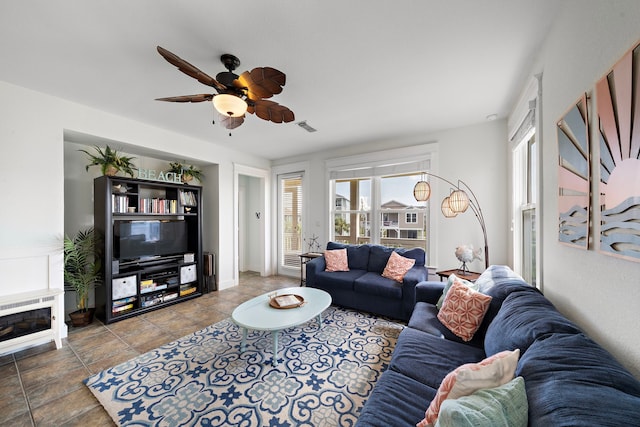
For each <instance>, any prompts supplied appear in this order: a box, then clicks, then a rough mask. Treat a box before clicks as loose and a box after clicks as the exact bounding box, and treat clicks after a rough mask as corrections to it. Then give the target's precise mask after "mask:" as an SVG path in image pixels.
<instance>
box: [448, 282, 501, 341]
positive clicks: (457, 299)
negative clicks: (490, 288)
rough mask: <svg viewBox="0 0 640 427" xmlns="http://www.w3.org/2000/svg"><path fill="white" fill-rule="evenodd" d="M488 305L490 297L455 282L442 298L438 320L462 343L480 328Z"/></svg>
mask: <svg viewBox="0 0 640 427" xmlns="http://www.w3.org/2000/svg"><path fill="white" fill-rule="evenodd" d="M490 303H491V297H490V296H488V295H484V294H481V293H480V292H476V291H474V290H473V289H471V288H469V287H468V286H466V285H464V284H463V283H462V282H461V281H459V280H455V281H454V282H453V285H452V286H451V288H450V289H449V292H447V295H446V297H445V298H444V303H443V304H442V308H441V309H440V312H439V313H438V319H439V320H440V321H441V322H442V324H443V325H444V326H446V327H447V328H449V330H451V332H453V333H454V334H456V335H457V336H459V337H460V338H462V340H463V341H469V340H470V339H471V338H473V335H474V334H475V333H476V331H477V330H478V328H479V327H480V324H481V323H482V320H483V319H484V315H485V314H486V313H487V309H488V308H489V304H490Z"/></svg>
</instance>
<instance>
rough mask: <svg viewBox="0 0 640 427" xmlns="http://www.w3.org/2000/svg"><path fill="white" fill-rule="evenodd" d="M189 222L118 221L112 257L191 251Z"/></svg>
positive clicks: (123, 258) (147, 256)
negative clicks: (188, 235)
mask: <svg viewBox="0 0 640 427" xmlns="http://www.w3.org/2000/svg"><path fill="white" fill-rule="evenodd" d="M187 246H188V237H187V224H186V222H185V221H181V220H162V221H161V220H145V221H116V222H115V223H114V225H113V257H114V258H115V259H117V260H120V261H121V262H126V261H135V260H144V259H152V258H158V257H164V256H169V255H182V254H184V253H185V252H188V249H187Z"/></svg>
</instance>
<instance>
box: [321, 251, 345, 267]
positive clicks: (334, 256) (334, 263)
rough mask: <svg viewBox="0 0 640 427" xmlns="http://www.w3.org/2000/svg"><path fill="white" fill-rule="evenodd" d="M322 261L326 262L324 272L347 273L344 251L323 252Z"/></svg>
mask: <svg viewBox="0 0 640 427" xmlns="http://www.w3.org/2000/svg"><path fill="white" fill-rule="evenodd" d="M324 259H325V260H326V262H327V267H326V268H325V270H324V271H349V261H348V260H347V250H346V249H333V250H330V251H324Z"/></svg>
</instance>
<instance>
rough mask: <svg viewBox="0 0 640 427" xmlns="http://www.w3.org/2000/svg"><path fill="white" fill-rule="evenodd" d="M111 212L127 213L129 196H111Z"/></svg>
mask: <svg viewBox="0 0 640 427" xmlns="http://www.w3.org/2000/svg"><path fill="white" fill-rule="evenodd" d="M111 208H112V209H111V210H112V211H113V212H115V213H127V209H128V208H129V196H125V195H122V194H112V195H111Z"/></svg>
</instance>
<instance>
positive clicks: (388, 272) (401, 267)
mask: <svg viewBox="0 0 640 427" xmlns="http://www.w3.org/2000/svg"><path fill="white" fill-rule="evenodd" d="M415 263H416V260H415V259H411V258H405V257H403V256H402V255H399V254H398V253H397V252H391V256H390V257H389V261H387V266H386V267H385V268H384V271H383V272H382V277H386V278H387V279H392V280H395V281H396V282H400V283H402V279H404V275H405V274H407V271H409V270H411V267H413V265H414V264H415Z"/></svg>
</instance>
